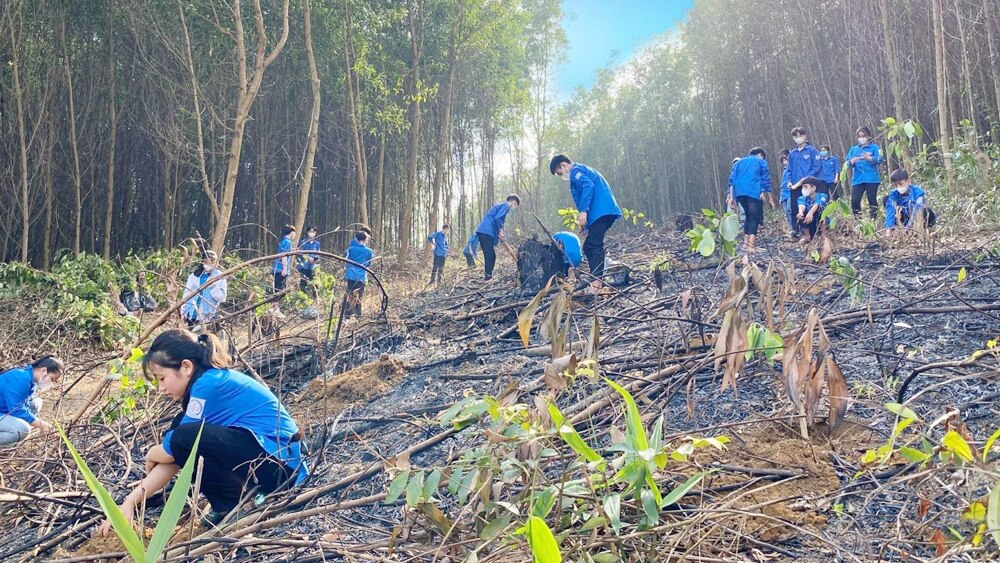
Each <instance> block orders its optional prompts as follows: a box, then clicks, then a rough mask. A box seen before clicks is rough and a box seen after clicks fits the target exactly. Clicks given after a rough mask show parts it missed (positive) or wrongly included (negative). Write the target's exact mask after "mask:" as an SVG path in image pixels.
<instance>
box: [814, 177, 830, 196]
mask: <svg viewBox="0 0 1000 563" xmlns="http://www.w3.org/2000/svg"><path fill="white" fill-rule="evenodd" d="M832 185H833V184H831V183H830V182H824V181H823V180H820V181H819V185H817V186H816V191H818V192H819V193H821V194H827V195H830V186H832Z"/></svg>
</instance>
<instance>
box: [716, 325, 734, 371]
mask: <svg viewBox="0 0 1000 563" xmlns="http://www.w3.org/2000/svg"><path fill="white" fill-rule="evenodd" d="M735 315H736V311H726V314H725V315H724V316H723V317H722V326H721V327H719V334H718V335H717V336H716V337H715V369H719V367H720V366H721V365H722V361H723V360H724V359H725V358H726V352H727V347H728V345H729V331H730V330H732V325H733V317H734V316H735Z"/></svg>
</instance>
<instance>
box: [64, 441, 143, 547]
mask: <svg viewBox="0 0 1000 563" xmlns="http://www.w3.org/2000/svg"><path fill="white" fill-rule="evenodd" d="M55 426H56V430H57V431H58V432H59V436H61V437H62V439H63V442H65V443H66V447H67V448H68V449H69V453H70V455H71V456H73V461H75V462H76V466H77V467H78V468H79V469H80V473H82V474H83V479H84V481H86V482H87V487H88V488H89V489H90V491H91V492H92V493H94V496H95V497H97V503H98V504H99V505H100V506H101V510H103V511H104V515H105V516H107V517H108V520H109V521H110V522H111V527H112V528H113V529H114V531H115V535H117V536H118V539H120V540H121V542H122V545H124V546H125V550H126V551H128V553H129V555H131V556H132V559H135V561H136V563H145V562H146V554H145V552H144V551H143V548H142V541H141V540H140V539H139V536H138V535H137V534H136V533H135V530H133V529H132V526H131V525H130V524H129V523H128V520H126V519H125V515H124V514H122V511H121V509H120V508H118V505H117V504H115V501H114V499H112V498H111V493H109V492H108V490H107V489H105V488H104V485H102V484H101V482H100V481H98V480H97V477H95V476H94V472H93V471H91V470H90V467H88V466H87V462H86V461H84V460H83V458H82V457H80V454H79V452H77V451H76V448H74V447H73V444H72V443H71V442H70V441H69V437H67V436H66V433H65V432H63V429H62V426H60V425H59V423H58V422H57V423H55Z"/></svg>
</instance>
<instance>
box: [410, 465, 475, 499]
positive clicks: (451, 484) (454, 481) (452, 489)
mask: <svg viewBox="0 0 1000 563" xmlns="http://www.w3.org/2000/svg"><path fill="white" fill-rule="evenodd" d="M463 474H464V473H463V470H462V467H461V466H454V467H452V469H451V475H449V476H448V492H449V493H450V494H451V495H452V496H454V495H457V494H458V488H459V487H461V486H462V476H463ZM400 490H402V489H400ZM397 496H398V495H397Z"/></svg>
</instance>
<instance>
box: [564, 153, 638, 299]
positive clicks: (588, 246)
mask: <svg viewBox="0 0 1000 563" xmlns="http://www.w3.org/2000/svg"><path fill="white" fill-rule="evenodd" d="M549 172H551V173H552V174H554V175H557V176H559V177H560V178H562V179H563V180H566V181H567V182H569V191H570V195H571V196H572V198H573V204H574V205H576V209H577V211H579V212H580V215H579V216H578V217H577V221H578V222H579V223H580V234H581V235H582V236H583V237H584V240H583V253H584V254H586V255H587V265H589V266H590V275H591V276H592V277H593V278H594V279H593V281H591V283H590V291H591V292H597V291H598V290H600V289H601V287H603V285H604V284H603V282H602V281H601V278H602V277H603V276H604V267H605V258H606V256H605V251H604V236H605V235H606V234H607V232H608V229H610V228H611V226H612V225H614V224H615V221H617V220H618V219H621V217H622V210H621V208H620V207H618V202H617V201H616V200H615V194H614V193H613V192H612V191H611V186H610V185H609V184H608V181H607V180H605V179H604V176H602V175H601V173H600V172H598V171H597V170H595V169H593V168H591V167H589V166H587V165H585V164H580V163H579V162H573V161H572V160H570V159H569V158H567V157H566V156H564V155H561V154H557V155H556V156H554V157H552V160H551V161H550V162H549Z"/></svg>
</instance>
